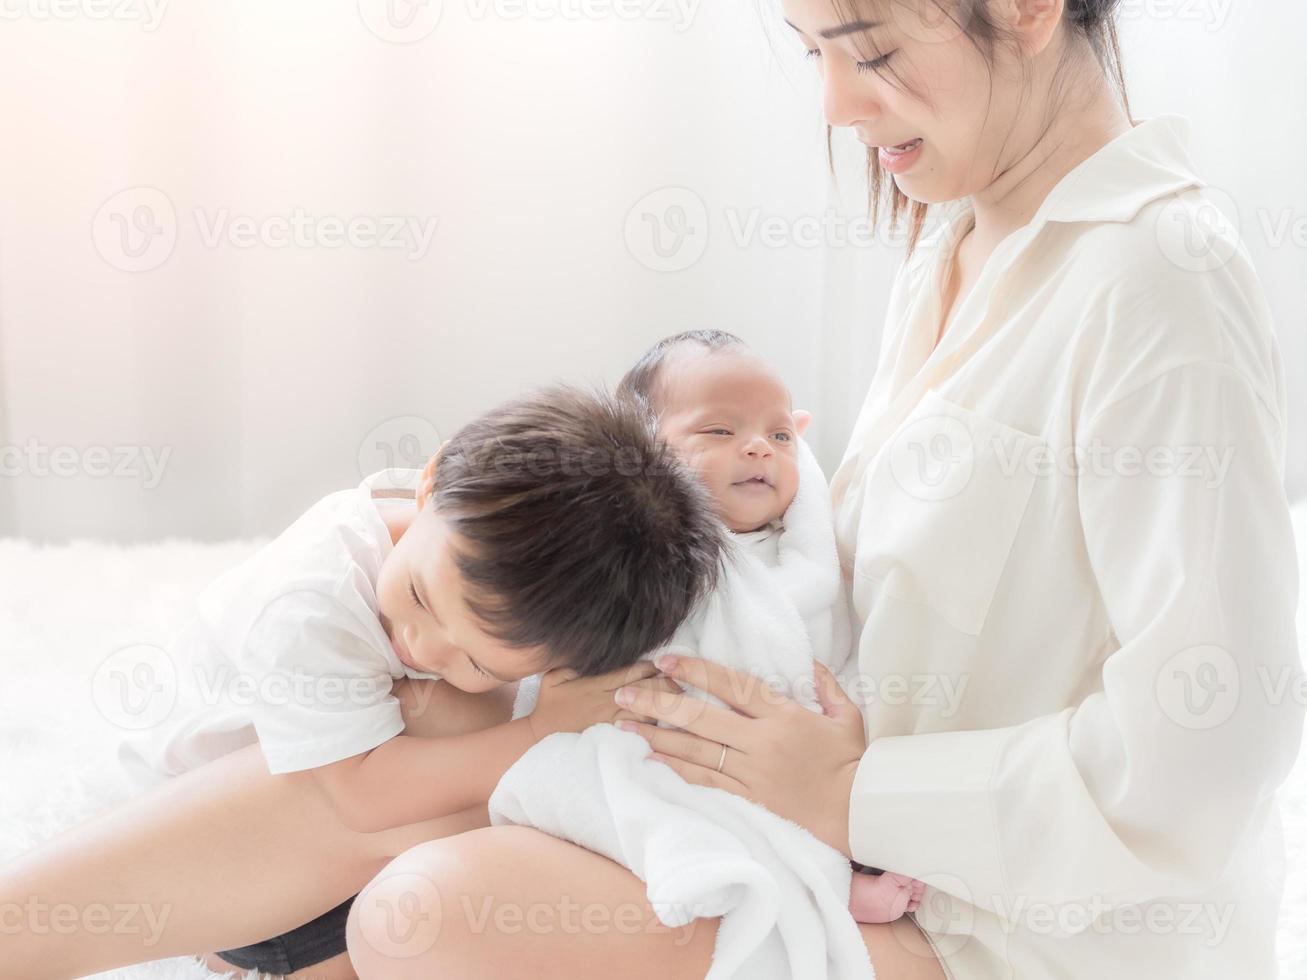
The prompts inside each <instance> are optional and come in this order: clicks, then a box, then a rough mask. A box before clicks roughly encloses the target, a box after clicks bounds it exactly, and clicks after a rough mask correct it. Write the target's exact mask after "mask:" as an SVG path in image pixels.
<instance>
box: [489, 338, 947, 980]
mask: <svg viewBox="0 0 1307 980" xmlns="http://www.w3.org/2000/svg"><path fill="white" fill-rule="evenodd" d="M617 390H618V394H619V395H621V396H623V397H625V398H628V399H630V400H631V401H634V402H636V403H638V404H640V405H642V406H643V407H644V410H645V412H646V413H647V414H648V415H649V417H650V418H651V424H652V425H654V426H655V427H656V428H657V430H658V434H659V436H660V437H661V438H662V439H664V440H665V441H666V442H667V444H668V445H670V446H672V447H674V450H675V452H676V454H677V455H678V457H680V458H681V459H682V460H683V461H684V462H686V463H687V464H688V465H689V466H690V467H691V468H692V469H693V470H694V471H695V472H696V473H697V474H698V475H699V478H700V480H701V482H702V483H703V484H704V485H705V486H706V487H707V489H708V490H709V492H710V493H711V495H712V498H713V500H714V501H715V503H716V508H717V511H718V514H719V516H720V518H721V520H722V523H723V524H724V525H725V526H726V527H727V528H728V529H729V530H730V532H731V533H730V534H729V535H728V538H727V541H726V542H725V545H724V547H723V560H722V565H721V568H720V573H719V575H718V578H717V582H716V584H715V586H714V587H713V588H712V589H711V590H710V591H709V592H708V593H707V594H706V595H705V596H704V597H703V599H702V601H701V602H699V603H697V604H696V606H695V608H694V610H693V611H692V612H691V614H690V615H689V616H688V617H687V619H686V620H685V622H684V623H682V624H681V625H680V627H679V628H678V629H677V630H676V633H675V635H674V636H673V637H672V640H671V642H670V644H669V646H683V647H687V648H689V650H690V651H691V652H692V655H695V656H702V657H707V658H710V659H712V660H713V661H714V662H715V663H718V664H722V665H723V666H726V667H730V668H732V669H735V670H739V671H741V672H743V673H747V674H749V675H751V676H753V677H757V678H760V679H763V680H765V681H766V682H767V683H768V685H769V686H771V687H773V689H776V688H781V689H784V690H785V693H787V694H789V696H790V697H792V698H793V699H794V700H796V701H797V702H799V703H800V704H802V705H803V706H804V707H806V708H808V709H809V710H813V711H820V710H821V707H820V704H819V703H818V700H817V697H816V690H815V683H814V677H813V669H814V661H816V660H820V661H821V662H822V663H824V664H825V665H826V666H827V667H829V668H830V669H831V671H832V672H834V673H835V675H836V676H839V673H840V671H841V669H842V668H843V667H844V666H845V665H846V664H847V663H849V662H850V660H851V657H850V655H851V650H852V642H851V636H850V632H851V622H850V616H849V612H848V607H847V604H846V599H845V595H844V588H843V582H842V577H841V573H840V567H839V562H838V558H837V554H836V549H835V535H834V528H833V524H832V519H831V511H830V500H829V491H828V489H827V485H826V480H825V477H824V475H823V474H822V471H821V468H820V466H819V465H818V464H817V461H816V459H815V457H814V456H813V454H812V452H811V450H810V449H809V448H808V446H807V444H806V443H804V442H803V440H802V438H801V437H802V435H803V433H804V432H805V431H806V429H807V427H808V423H809V420H810V416H809V415H808V413H807V412H796V411H794V410H793V409H792V407H791V402H790V395H789V392H788V391H787V390H786V388H785V385H784V384H783V383H782V382H781V380H780V378H779V377H778V376H777V374H776V372H775V371H774V370H772V368H771V367H770V366H769V365H767V363H766V362H765V361H763V360H762V359H761V358H759V357H758V356H757V355H756V354H754V353H753V352H751V351H750V350H749V349H748V348H747V347H746V346H745V345H744V344H743V343H742V342H741V341H740V340H739V339H738V338H737V337H734V336H732V335H731V334H728V333H723V332H721V331H693V332H689V333H683V334H678V335H676V336H674V337H669V338H667V339H666V340H664V341H662V342H660V343H659V344H657V345H655V346H654V347H653V348H652V349H651V350H650V351H648V352H647V353H646V354H645V355H644V356H643V357H642V358H641V359H640V361H639V362H638V363H637V364H636V365H635V366H634V367H633V368H632V369H631V370H630V371H629V372H628V373H627V375H626V376H625V377H624V378H623V379H622V381H621V383H620V384H619V386H618V389H617ZM664 649H665V648H664ZM657 652H658V651H657V650H650V651H649V652H648V653H647V654H646V656H647V657H652V656H653V655H655V654H656V653H657ZM685 694H686V695H688V696H691V697H695V698H699V699H702V700H705V701H709V702H713V703H718V704H720V702H717V701H716V699H715V698H713V697H712V696H711V695H709V694H707V693H706V692H704V691H700V690H696V689H694V688H686V689H685ZM532 698H533V688H532V685H531V684H529V683H524V684H523V685H522V687H521V688H520V690H519V693H518V699H517V704H516V705H515V706H514V709H513V714H514V716H517V717H520V716H523V715H525V714H527V713H528V712H529V711H530V709H531V704H532ZM722 759H723V761H724V762H725V761H727V760H726V756H725V753H723V757H722ZM723 771H726V772H729V764H728V765H727V768H726V769H725V770H723ZM489 809H490V820H491V823H492V824H517V825H522V826H529V827H534V828H536V829H538V830H542V831H544V832H546V833H549V834H552V835H554V836H557V837H563V838H565V839H567V840H571V841H573V842H575V843H578V844H580V845H581V846H583V847H586V848H588V849H589V850H592V851H595V852H596V853H599V854H603V855H604V856H606V857H608V858H610V859H611V860H613V861H615V862H617V863H618V864H621V865H622V866H623V867H626V868H629V869H630V870H631V871H632V872H634V873H635V874H636V875H637V876H638V877H639V878H640V879H641V880H642V881H643V882H644V883H645V893H646V896H647V898H648V900H649V902H650V904H651V906H652V907H653V908H654V909H655V911H656V913H657V915H658V917H659V919H660V920H661V921H662V922H663V924H664V925H666V926H669V927H671V928H679V927H682V926H686V925H688V924H689V923H690V922H692V921H693V920H695V919H698V918H711V917H721V927H720V929H719V931H718V934H717V935H718V938H717V942H716V946H715V948H714V954H713V972H714V975H720V976H723V977H729V976H736V975H739V976H756V975H760V974H758V973H757V967H758V966H759V965H760V964H768V963H769V964H777V963H789V964H791V966H796V965H798V964H806V965H805V966H803V967H802V969H798V968H797V966H796V969H794V970H792V971H791V973H790V974H789V975H791V976H794V977H808V976H814V977H815V976H826V977H849V976H862V975H865V967H866V956H867V953H866V946H865V945H864V943H863V941H862V939H861V936H860V934H859V932H858V930H857V925H856V922H857V921H862V922H889V921H892V920H894V919H897V918H899V917H900V916H902V915H903V914H904V912H907V911H911V910H913V909H915V908H916V907H917V904H918V903H919V901H920V898H921V895H922V891H923V886H922V885H921V883H920V882H917V881H915V880H913V879H911V878H908V877H905V876H902V875H896V874H895V875H892V874H874V873H873V874H862V873H855V871H854V869H855V868H857V869H859V870H860V869H861V866H860V865H854V864H853V863H852V862H850V861H849V860H848V858H846V857H845V856H843V855H841V854H840V853H839V852H838V851H836V850H835V849H834V848H831V847H830V846H828V845H827V844H825V843H823V842H821V841H819V840H817V839H816V838H815V837H814V836H813V835H811V834H809V833H808V832H807V831H806V830H804V829H802V828H800V827H798V826H796V825H795V824H793V823H791V822H790V821H787V820H783V819H781V818H780V817H778V816H776V815H775V814H773V813H771V812H770V811H768V810H767V809H766V808H764V807H761V806H759V805H757V804H755V803H753V802H751V801H749V800H747V799H744V798H742V797H739V796H736V795H734V794H731V793H726V792H723V791H721V790H716V789H710V788H707V787H704V786H699V785H696V784H692V783H689V782H686V781H685V780H682V779H681V778H680V776H678V775H677V774H676V773H675V772H673V771H672V770H671V769H669V768H668V767H666V766H661V765H658V764H657V763H652V762H649V761H648V743H647V742H646V741H645V740H644V739H642V738H641V737H640V736H639V735H636V734H634V733H631V732H623V731H620V730H617V729H615V728H614V726H612V725H596V726H594V727H592V728H590V729H587V730H586V731H585V732H582V733H580V734H576V735H574V734H570V733H563V734H557V735H552V736H550V737H549V738H546V739H542V740H541V741H540V742H539V743H538V744H537V745H536V746H535V747H533V748H532V749H531V750H530V751H529V752H527V753H526V754H525V755H524V756H523V757H522V758H521V759H520V760H519V761H518V762H517V763H515V764H514V766H513V767H512V768H511V769H509V770H508V772H507V773H505V775H504V777H503V779H501V780H500V782H499V785H498V786H496V788H495V791H494V794H493V795H492V796H491V799H490V807H489ZM850 913H851V914H850ZM855 920H856V921H855Z"/></svg>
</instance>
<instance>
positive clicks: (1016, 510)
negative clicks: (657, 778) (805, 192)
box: [349, 0, 1302, 980]
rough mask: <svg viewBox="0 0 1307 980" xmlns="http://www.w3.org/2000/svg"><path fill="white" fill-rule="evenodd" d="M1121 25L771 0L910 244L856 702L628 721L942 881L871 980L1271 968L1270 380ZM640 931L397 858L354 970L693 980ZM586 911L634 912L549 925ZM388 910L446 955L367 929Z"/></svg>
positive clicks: (682, 954) (857, 502)
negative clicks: (1136, 74) (1131, 70)
mask: <svg viewBox="0 0 1307 980" xmlns="http://www.w3.org/2000/svg"><path fill="white" fill-rule="evenodd" d="M1114 6H1115V4H1114V3H1113V2H1112V0H988V2H985V0H975V2H974V3H972V4H967V3H961V4H954V3H949V2H946V0H921V2H919V3H918V2H907V0H902V2H900V0H860V2H858V3H856V5H855V7H856V9H853V10H842V9H838V8H837V6H836V4H835V3H834V0H784V8H785V15H786V20H787V22H788V23H789V24H790V26H791V27H792V28H793V29H794V30H795V31H796V32H797V33H798V36H799V38H800V39H801V40H802V42H803V43H804V44H805V45H806V46H807V48H808V49H809V51H810V53H811V54H812V56H813V57H814V58H816V59H818V65H819V66H820V71H821V73H822V77H823V82H824V108H825V112H826V116H827V119H828V121H829V122H830V124H831V125H832V126H846V127H851V128H852V129H853V130H854V131H855V132H856V134H857V135H858V138H859V139H860V140H862V141H863V142H864V143H866V144H867V145H868V146H869V147H871V148H873V149H872V154H871V161H870V166H871V173H872V177H873V184H874V186H876V187H879V183H880V181H881V180H882V179H883V177H884V175H885V174H886V173H888V174H889V175H890V176H891V178H892V181H893V185H894V186H893V187H892V188H890V191H891V196H892V204H891V207H892V210H893V211H894V213H896V214H897V213H899V212H900V211H903V210H906V211H907V212H908V213H910V216H911V220H912V223H913V229H914V236H913V237H914V244H915V248H914V250H913V252H912V254H911V255H910V257H909V259H908V261H907V262H906V263H905V265H904V266H903V268H902V270H901V272H900V275H899V277H898V280H897V283H896V286H895V289H894V292H893V294H892V296H891V299H890V307H889V316H888V319H887V325H886V332H885V338H884V342H883V345H882V349H881V355H880V363H879V367H878V370H877V373H876V376H875V379H874V380H873V382H872V386H871V389H870V391H869V392H868V395H867V399H866V403H865V405H864V407H863V410H862V413H861V416H860V417H859V419H858V422H857V425H856V427H855V430H854V433H853V437H852V439H851V441H850V443H849V447H848V451H847V453H846V455H845V457H844V460H843V463H842V465H841V466H840V469H839V472H838V473H837V474H836V477H835V479H834V482H833V487H832V493H833V504H834V507H835V512H836V517H837V524H838V529H839V536H840V546H841V557H842V560H843V561H844V564H845V569H846V573H847V575H848V577H849V581H850V587H851V590H852V598H853V602H854V607H855V615H856V626H857V628H858V637H859V639H858V657H859V669H860V676H859V677H858V678H857V679H856V680H857V684H856V688H855V689H854V691H853V698H852V699H850V697H849V696H848V695H846V694H845V693H844V691H842V690H841V689H840V687H839V685H838V684H836V683H835V681H834V680H833V679H832V678H830V677H829V676H825V677H823V678H822V681H823V686H824V688H825V692H826V693H825V700H826V704H827V705H828V710H827V713H826V715H825V716H814V715H811V714H809V713H807V712H805V711H803V710H801V709H797V708H796V706H794V705H792V704H780V705H778V704H776V703H775V698H774V696H766V697H765V696H764V693H765V692H760V691H758V690H756V689H750V688H749V686H748V679H747V678H744V677H741V676H739V675H732V674H731V673H730V672H728V671H725V670H722V669H711V668H709V666H708V665H707V664H706V663H705V662H704V661H697V660H686V661H682V662H681V663H680V664H679V665H678V666H677V667H676V668H674V669H670V670H669V673H670V676H671V677H672V678H673V679H676V680H688V681H689V682H690V683H692V684H694V685H695V686H698V687H703V688H706V689H707V690H709V691H710V692H712V693H713V694H716V695H717V696H718V697H721V698H722V699H723V700H725V701H727V703H729V704H731V705H733V707H734V708H735V709H736V710H735V711H731V710H729V709H721V708H713V707H708V706H702V707H700V706H697V705H696V706H693V707H691V706H689V705H688V704H686V703H681V702H680V701H679V699H671V701H668V700H667V699H662V700H656V699H653V698H649V697H645V696H640V697H637V698H636V699H635V701H634V705H633V710H635V711H637V712H639V713H641V714H647V715H653V716H655V717H659V718H663V719H667V720H670V721H672V722H673V723H674V724H677V725H679V726H681V727H682V728H684V729H685V731H681V732H678V731H669V730H665V729H655V728H651V727H648V726H638V730H639V731H640V732H641V734H643V735H644V736H645V737H646V738H647V739H648V740H649V741H650V743H651V745H652V748H653V749H654V750H655V751H656V753H657V756H658V757H659V758H660V759H662V760H663V761H665V762H666V764H668V765H670V766H671V767H672V768H674V769H675V770H677V771H678V772H680V773H681V774H682V775H683V776H684V777H685V778H686V779H688V780H691V781H693V782H697V783H701V784H704V785H709V786H718V787H721V788H723V789H725V790H728V791H730V792H734V793H737V794H740V795H742V796H746V797H748V798H750V799H753V800H756V801H758V802H760V803H762V804H764V805H766V806H768V807H769V808H771V809H773V810H774V811H776V812H778V813H780V814H782V815H783V816H786V817H789V818H790V819H793V820H795V821H796V822H798V823H800V824H801V825H803V826H806V827H807V828H809V829H810V830H811V831H812V832H813V833H814V834H816V835H817V836H819V837H821V838H822V839H823V840H826V841H827V842H829V843H830V844H832V845H833V846H836V847H838V848H840V849H842V850H843V851H844V852H845V853H846V854H848V855H849V856H850V857H851V858H852V859H854V860H856V861H858V862H861V863H864V864H869V865H875V866H877V867H880V868H886V869H890V870H893V871H897V872H902V873H904V874H908V875H912V876H915V877H917V878H920V879H922V880H924V881H926V882H927V883H928V884H929V885H931V886H932V887H931V888H930V889H929V890H928V893H927V894H928V897H927V901H926V904H925V906H924V907H923V908H922V910H921V911H920V912H918V913H917V915H916V917H915V920H916V922H915V927H914V926H913V925H912V924H911V923H900V924H899V925H898V926H896V927H891V926H864V927H862V928H863V935H864V937H865V939H866V943H867V948H868V951H869V954H870V958H871V960H872V961H873V963H874V964H875V966H876V970H877V975H878V977H880V978H881V980H909V978H917V977H942V976H949V977H952V978H955V980H960V978H982V977H983V978H990V977H1009V976H1022V977H1039V976H1085V977H1099V976H1113V977H1147V978H1154V977H1158V976H1197V975H1200V974H1201V975H1205V976H1206V975H1212V976H1216V975H1234V976H1256V977H1268V976H1272V975H1273V974H1274V972H1275V963H1274V953H1273V935H1274V931H1275V925H1276V908H1277V905H1278V901H1279V889H1278V883H1277V880H1276V875H1275V873H1274V861H1275V858H1276V857H1277V853H1276V852H1277V850H1278V841H1277V833H1278V828H1277V827H1276V825H1275V822H1274V818H1273V816H1272V814H1273V810H1272V804H1271V796H1272V793H1273V791H1274V789H1275V788H1276V786H1277V785H1278V784H1279V783H1280V781H1281V780H1282V779H1283V778H1284V776H1285V775H1286V774H1287V772H1288V771H1289V769H1290V768H1291V765H1292V761H1293V757H1294V755H1295V753H1296V748H1297V746H1298V744H1299V732H1300V730H1301V724H1302V718H1301V711H1300V710H1299V708H1297V707H1295V706H1294V705H1293V704H1292V703H1279V701H1280V700H1287V699H1278V700H1277V699H1276V698H1275V697H1274V691H1276V690H1284V689H1285V688H1283V687H1282V686H1281V685H1280V682H1282V681H1284V680H1286V679H1288V680H1292V678H1293V677H1294V676H1295V674H1296V672H1297V671H1298V670H1299V669H1300V667H1299V663H1298V659H1297V651H1296V646H1295V638H1294V626H1293V617H1294V608H1295V601H1296V588H1297V581H1296V575H1297V573H1296V568H1295V559H1294V553H1293V550H1292V535H1291V533H1290V524H1289V516H1288V508H1287V502H1286V500H1285V495H1284V491H1283V487H1282V482H1281V481H1282V465H1283V453H1284V446H1285V431H1284V422H1285V390H1284V379H1283V375H1282V369H1281V365H1280V360H1279V355H1278V352H1277V349H1276V345H1275V340H1274V337H1273V334H1272V330H1271V325H1270V322H1269V317H1268V314H1267V310H1266V306H1265V304H1264V302H1263V299H1262V295H1261V290H1260V288H1259V286H1258V283H1257V280H1256V277H1255V275H1254V273H1253V271H1252V269H1251V268H1250V266H1249V263H1248V258H1247V255H1246V254H1245V252H1244V250H1243V248H1242V246H1241V245H1240V244H1239V243H1238V240H1237V237H1236V235H1235V232H1234V231H1233V230H1232V229H1231V228H1230V227H1229V226H1228V225H1227V224H1225V223H1224V222H1223V221H1222V220H1219V218H1217V217H1215V216H1216V214H1217V213H1216V211H1215V208H1214V207H1212V205H1211V204H1210V203H1209V202H1208V200H1207V199H1206V197H1205V196H1204V192H1203V191H1202V190H1201V183H1200V181H1199V180H1198V178H1196V177H1195V176H1194V173H1193V169H1192V165H1191V163H1190V162H1189V159H1188V157H1187V155H1186V151H1185V134H1186V126H1185V124H1184V122H1183V121H1182V120H1177V119H1174V118H1161V119H1154V120H1151V121H1147V122H1143V123H1139V124H1132V122H1131V120H1130V117H1129V113H1128V108H1127V105H1126V103H1125V101H1124V97H1123V93H1122V92H1119V91H1118V89H1119V87H1120V86H1119V82H1120V77H1121V76H1120V70H1119V62H1118V61H1117V49H1116V41H1115V34H1114V32H1113V29H1112V27H1111V16H1112V12H1113V7H1114ZM1114 80H1115V82H1116V83H1118V84H1117V85H1114ZM948 202H956V203H955V204H951V206H950V208H949V209H948V210H947V211H946V212H945V213H944V214H943V216H942V217H943V218H944V220H943V222H942V228H941V230H940V231H939V233H938V234H937V235H936V236H934V237H933V238H931V239H927V240H923V241H921V242H920V243H916V242H915V238H916V233H917V232H919V231H920V230H921V228H922V227H923V223H924V220H925V210H926V206H927V205H938V204H942V203H948ZM851 686H852V685H851ZM687 700H688V699H687ZM855 702H856V703H855ZM859 708H861V709H862V712H863V714H865V729H864V725H863V723H862V719H860V718H859V710H858V709H859ZM723 747H724V749H723ZM643 899H644V891H643V885H642V883H641V882H639V881H638V880H637V879H636V878H635V877H634V876H632V875H631V874H630V873H629V872H627V871H626V870H625V869H623V868H621V867H619V866H617V865H615V864H613V863H612V862H609V861H607V860H606V859H604V858H601V857H598V856H596V855H594V854H591V853H589V852H586V851H584V850H582V849H580V848H577V847H575V846H573V845H571V844H568V843H566V842H563V841H559V840H556V839H553V838H550V837H547V836H545V835H543V834H540V833H537V832H535V831H532V830H528V829H524V828H513V827H503V828H489V829H480V830H474V831H472V832H470V833H466V834H461V835H459V836H457V837H451V838H446V839H443V840H438V841H433V842H429V843H426V844H422V845H419V846H418V847H416V848H414V849H413V850H412V851H410V852H408V853H407V854H405V855H403V856H401V857H400V858H399V859H397V860H396V861H395V862H393V863H392V864H391V865H390V867H389V868H388V869H387V871H386V872H384V873H383V874H382V875H381V876H380V877H379V878H378V879H376V880H375V881H374V883H373V885H372V886H370V888H369V889H367V890H366V891H365V892H364V893H363V895H362V896H361V897H360V898H359V900H357V901H356V902H355V904H354V908H353V911H352V913H351V916H350V921H349V937H350V953H351V957H352V959H353V961H354V964H355V967H356V968H357V969H358V971H359V973H360V975H361V976H363V977H364V978H373V977H386V978H400V977H427V976H458V977H463V978H474V977H516V976H527V975H529V976H532V977H534V978H538V980H546V978H550V977H566V978H583V977H600V976H609V975H611V974H612V972H613V971H614V970H615V969H620V970H621V974H622V975H623V976H626V977H651V978H652V977H657V978H660V980H670V978H679V977H684V978H691V977H702V976H703V975H704V973H705V971H706V970H707V968H708V965H709V963H710V960H711V955H712V948H713V938H714V935H715V930H716V926H717V923H716V922H713V921H710V920H700V921H699V922H698V923H696V925H697V926H698V928H696V929H693V930H690V931H689V932H688V933H673V932H670V931H668V930H658V929H654V928H649V922H650V919H649V916H648V907H647V906H646V905H644V904H643ZM587 907H589V908H592V909H599V910H601V911H604V912H607V913H609V917H608V918H605V917H604V916H603V915H599V914H598V913H596V915H594V916H592V924H591V927H589V928H587V927H585V926H584V925H581V926H575V923H574V927H573V928H570V929H569V928H567V927H566V925H565V924H563V923H562V921H561V917H562V916H563V914H564V913H565V911H566V910H567V909H569V908H579V909H584V908H587ZM624 908H632V909H637V910H639V913H638V914H637V915H635V916H633V917H632V918H631V919H630V922H631V923H632V924H633V927H632V928H626V929H623V928H622V927H621V925H620V924H619V920H618V918H617V910H620V909H624ZM504 909H508V910H509V911H510V912H513V911H515V913H516V917H514V916H513V915H503V916H500V915H499V913H500V912H501V911H503V910H504ZM532 910H534V911H535V924H534V926H533V925H532V922H531V917H530V915H527V916H526V919H525V921H524V920H523V914H524V913H527V912H531V911H532ZM400 913H405V918H404V921H409V922H421V923H422V924H423V928H419V929H415V930H410V931H408V932H406V933H404V934H403V935H399V934H396V933H395V932H394V930H393V929H390V930H389V931H387V930H385V929H382V928H381V925H382V924H383V923H389V924H390V925H391V926H394V925H395V923H396V921H399V920H398V919H397V918H396V916H398V915H399V914H400ZM600 920H603V921H602V922H601V921H600ZM640 923H643V926H641V925H640ZM514 924H515V925H514ZM917 927H919V929H920V934H918V932H917V931H916V928H917ZM578 933H580V934H581V936H583V938H579V937H578ZM923 937H924V940H925V941H924V942H923V941H922V938H923Z"/></svg>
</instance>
